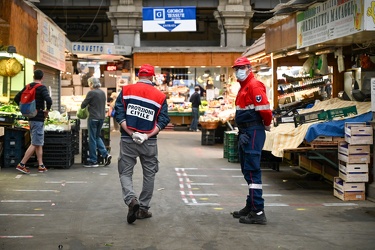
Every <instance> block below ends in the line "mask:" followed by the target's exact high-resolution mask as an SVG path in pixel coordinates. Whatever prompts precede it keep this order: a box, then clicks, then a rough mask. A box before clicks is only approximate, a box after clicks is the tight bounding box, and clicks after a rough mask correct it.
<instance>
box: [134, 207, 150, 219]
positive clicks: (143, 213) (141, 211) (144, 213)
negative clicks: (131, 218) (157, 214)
mask: <svg viewBox="0 0 375 250" xmlns="http://www.w3.org/2000/svg"><path fill="white" fill-rule="evenodd" d="M151 217H152V213H151V212H149V211H148V210H145V209H142V208H140V209H139V210H138V213H137V219H147V218H151Z"/></svg>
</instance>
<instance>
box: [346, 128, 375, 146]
mask: <svg viewBox="0 0 375 250" xmlns="http://www.w3.org/2000/svg"><path fill="white" fill-rule="evenodd" d="M372 135H373V129H372V126H371V125H366V123H354V122H346V123H345V141H346V142H347V143H350V144H353V145H359V144H373V136H372Z"/></svg>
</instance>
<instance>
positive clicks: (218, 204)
mask: <svg viewBox="0 0 375 250" xmlns="http://www.w3.org/2000/svg"><path fill="white" fill-rule="evenodd" d="M186 205H188V206H220V203H188V204H186Z"/></svg>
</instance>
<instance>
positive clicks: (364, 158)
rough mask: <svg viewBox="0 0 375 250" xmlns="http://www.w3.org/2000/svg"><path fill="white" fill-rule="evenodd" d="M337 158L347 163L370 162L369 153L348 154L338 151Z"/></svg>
mask: <svg viewBox="0 0 375 250" xmlns="http://www.w3.org/2000/svg"><path fill="white" fill-rule="evenodd" d="M338 159H339V160H340V161H344V162H347V163H370V154H350V155H346V154H343V153H342V152H339V153H338Z"/></svg>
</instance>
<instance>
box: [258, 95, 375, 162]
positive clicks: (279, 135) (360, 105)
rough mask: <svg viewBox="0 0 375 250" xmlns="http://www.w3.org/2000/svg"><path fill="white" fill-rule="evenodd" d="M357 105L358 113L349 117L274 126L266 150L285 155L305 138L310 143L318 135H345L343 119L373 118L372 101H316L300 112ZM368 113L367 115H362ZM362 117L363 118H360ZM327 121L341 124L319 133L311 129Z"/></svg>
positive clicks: (267, 137)
mask: <svg viewBox="0 0 375 250" xmlns="http://www.w3.org/2000/svg"><path fill="white" fill-rule="evenodd" d="M351 106H355V107H356V110H357V115H355V116H350V117H349V116H348V117H335V118H334V119H333V120H331V121H329V120H317V121H314V122H309V123H305V124H301V125H300V126H298V127H296V126H295V124H294V123H285V124H280V125H279V126H278V127H273V128H272V129H271V132H267V136H266V141H265V144H264V150H267V151H271V152H272V154H273V155H274V156H277V157H283V155H284V151H285V150H286V149H296V148H298V147H299V146H300V145H301V144H302V143H303V142H304V140H306V141H307V142H308V143H310V142H312V141H313V140H314V139H316V137H318V136H339V135H340V136H344V129H343V127H342V122H340V121H341V120H346V121H352V120H353V119H355V117H357V120H356V121H366V122H367V121H369V120H371V118H369V117H368V114H369V113H370V112H371V103H370V102H355V101H343V100H340V99H338V98H333V99H330V100H326V101H321V102H318V103H316V104H315V105H314V106H313V107H312V108H310V109H305V110H301V111H300V112H299V113H300V114H304V113H311V112H314V111H319V110H324V111H327V110H334V109H339V108H344V107H351ZM364 114H367V116H361V115H364ZM360 118H362V119H360ZM327 122H330V124H332V125H336V124H337V126H339V125H340V126H341V127H333V128H332V129H329V130H328V129H319V133H318V134H317V133H314V132H313V131H309V129H310V127H311V126H313V125H314V126H318V125H320V126H325V125H326V124H327Z"/></svg>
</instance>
